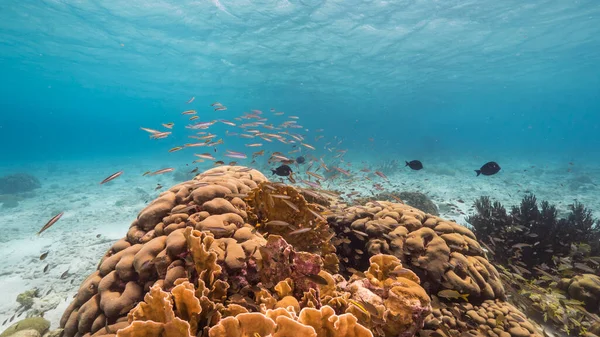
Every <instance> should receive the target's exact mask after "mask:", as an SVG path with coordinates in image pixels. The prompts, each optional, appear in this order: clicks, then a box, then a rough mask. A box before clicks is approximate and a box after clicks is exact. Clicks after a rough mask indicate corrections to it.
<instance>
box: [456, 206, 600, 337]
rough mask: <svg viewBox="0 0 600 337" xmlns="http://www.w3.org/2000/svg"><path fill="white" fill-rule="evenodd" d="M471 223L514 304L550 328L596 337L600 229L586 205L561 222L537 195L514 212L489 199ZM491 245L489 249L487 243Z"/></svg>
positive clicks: (478, 210)
mask: <svg viewBox="0 0 600 337" xmlns="http://www.w3.org/2000/svg"><path fill="white" fill-rule="evenodd" d="M475 208H476V210H477V214H475V215H473V216H471V217H469V218H468V219H467V220H468V221H469V222H470V223H471V224H472V225H473V227H474V229H475V233H476V234H477V235H478V236H479V237H480V239H481V242H482V244H484V245H485V247H486V249H488V252H489V253H490V257H491V259H492V260H493V261H494V262H496V263H497V264H496V267H497V268H498V269H499V270H500V272H501V277H502V279H503V281H504V284H505V287H507V289H508V291H509V293H510V294H511V297H512V301H513V303H516V304H518V305H519V308H521V309H522V310H524V311H526V312H527V314H528V315H530V316H531V317H537V318H538V319H539V320H540V321H541V320H543V321H544V322H546V326H547V328H548V329H553V330H555V331H557V332H558V333H567V334H571V335H580V334H586V333H587V334H588V335H589V334H590V333H592V332H590V331H592V330H593V329H592V327H593V324H594V323H595V322H597V321H598V320H599V319H600V318H599V317H598V315H597V314H598V313H599V306H600V301H599V299H600V295H599V294H600V277H598V276H597V275H594V274H598V273H599V272H600V268H599V267H600V257H599V256H598V255H600V225H599V223H598V222H597V221H596V220H594V219H593V217H592V215H591V212H590V210H588V209H586V208H585V207H584V206H583V205H581V204H580V203H574V204H572V205H569V209H570V213H569V214H567V215H566V217H565V218H559V217H558V212H557V210H556V207H554V206H552V205H550V204H549V203H547V202H542V203H541V205H540V207H538V203H537V200H536V198H535V196H533V195H527V196H525V197H524V198H523V200H522V202H521V205H520V206H518V207H516V206H515V207H512V209H511V211H510V213H509V212H507V211H506V209H505V208H504V207H503V206H502V205H501V204H500V203H498V202H494V203H492V202H491V200H490V199H489V198H487V197H482V198H480V199H478V200H477V201H476V202H475ZM485 243H487V245H486V244H485Z"/></svg>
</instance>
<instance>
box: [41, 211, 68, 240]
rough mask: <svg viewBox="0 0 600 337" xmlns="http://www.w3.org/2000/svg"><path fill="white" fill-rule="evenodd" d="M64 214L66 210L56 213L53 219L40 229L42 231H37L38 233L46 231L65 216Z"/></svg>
mask: <svg viewBox="0 0 600 337" xmlns="http://www.w3.org/2000/svg"><path fill="white" fill-rule="evenodd" d="M63 214H64V212H60V213H58V214H56V215H55V216H53V217H52V219H50V220H49V221H48V222H47V223H46V224H45V225H44V227H42V229H40V231H39V232H38V233H37V235H40V234H42V232H43V231H45V230H46V229H48V228H50V226H52V225H54V224H55V223H56V222H57V221H58V220H59V219H60V218H61V217H62V216H63Z"/></svg>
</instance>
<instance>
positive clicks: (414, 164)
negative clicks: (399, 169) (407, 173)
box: [404, 160, 423, 171]
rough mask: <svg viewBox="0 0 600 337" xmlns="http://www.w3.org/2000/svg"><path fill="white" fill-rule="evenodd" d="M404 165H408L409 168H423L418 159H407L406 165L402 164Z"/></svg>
mask: <svg viewBox="0 0 600 337" xmlns="http://www.w3.org/2000/svg"><path fill="white" fill-rule="evenodd" d="M404 166H408V167H410V168H411V169H413V170H416V171H418V170H420V169H422V168H423V163H421V161H420V160H412V161H407V162H406V165H404Z"/></svg>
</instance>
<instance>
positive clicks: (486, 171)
mask: <svg viewBox="0 0 600 337" xmlns="http://www.w3.org/2000/svg"><path fill="white" fill-rule="evenodd" d="M499 171H500V165H498V163H496V162H495V161H491V162H488V163H485V165H483V166H482V167H481V168H480V169H479V170H475V172H476V173H477V176H479V175H480V174H483V175H484V176H491V175H494V174H496V173H498V172H499Z"/></svg>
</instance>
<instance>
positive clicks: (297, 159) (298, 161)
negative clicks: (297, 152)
mask: <svg viewBox="0 0 600 337" xmlns="http://www.w3.org/2000/svg"><path fill="white" fill-rule="evenodd" d="M305 161H306V159H304V157H302V156H300V157H298V158H296V163H298V164H304V162H305Z"/></svg>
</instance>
